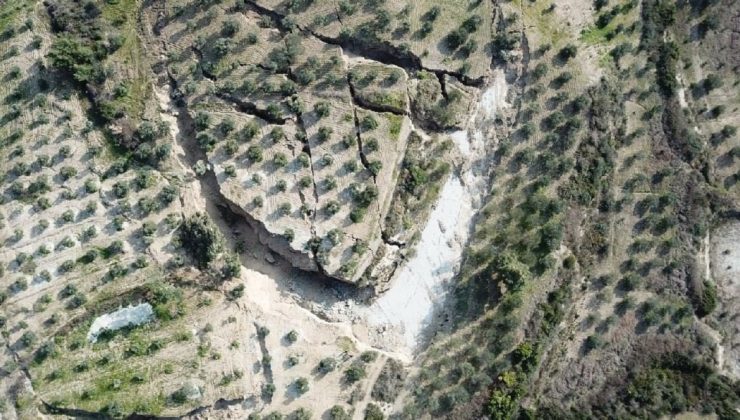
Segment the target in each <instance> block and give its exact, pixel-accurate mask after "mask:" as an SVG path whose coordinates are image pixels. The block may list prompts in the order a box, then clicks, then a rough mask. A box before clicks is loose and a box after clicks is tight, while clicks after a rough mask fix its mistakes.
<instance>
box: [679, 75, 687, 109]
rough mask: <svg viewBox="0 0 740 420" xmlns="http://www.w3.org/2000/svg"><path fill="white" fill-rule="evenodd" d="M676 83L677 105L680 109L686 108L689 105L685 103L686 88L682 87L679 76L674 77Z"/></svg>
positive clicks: (681, 80)
mask: <svg viewBox="0 0 740 420" xmlns="http://www.w3.org/2000/svg"><path fill="white" fill-rule="evenodd" d="M676 81H677V82H678V86H679V88H678V103H679V104H680V105H681V108H688V107H689V104H688V102H686V88H685V87H684V86H683V79H682V78H681V76H680V75H676Z"/></svg>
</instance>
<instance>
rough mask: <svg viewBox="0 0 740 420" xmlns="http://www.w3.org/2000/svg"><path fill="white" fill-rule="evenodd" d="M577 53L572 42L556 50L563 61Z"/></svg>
mask: <svg viewBox="0 0 740 420" xmlns="http://www.w3.org/2000/svg"><path fill="white" fill-rule="evenodd" d="M577 53H578V48H577V47H576V46H575V45H573V44H568V45H566V46H565V47H563V48H562V49H561V50H560V51H559V52H558V57H559V58H560V59H561V60H563V61H568V60H570V59H571V58H574V57H575V56H576V54H577Z"/></svg>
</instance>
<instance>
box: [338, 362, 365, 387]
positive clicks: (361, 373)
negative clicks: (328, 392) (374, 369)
mask: <svg viewBox="0 0 740 420" xmlns="http://www.w3.org/2000/svg"><path fill="white" fill-rule="evenodd" d="M366 374H367V373H366V372H365V367H364V366H362V365H361V364H359V363H355V364H353V365H352V366H350V367H348V368H347V370H345V371H344V379H345V380H346V381H347V382H348V383H350V384H353V383H355V382H357V381H359V380H360V379H362V378H364V377H365V375H366Z"/></svg>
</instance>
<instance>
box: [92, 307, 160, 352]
mask: <svg viewBox="0 0 740 420" xmlns="http://www.w3.org/2000/svg"><path fill="white" fill-rule="evenodd" d="M152 319H154V310H153V309H152V305H150V304H148V303H146V302H145V303H141V304H138V305H135V306H131V305H129V306H127V307H125V308H121V309H119V310H117V311H115V312H111V313H108V314H104V315H100V316H99V317H97V318H95V320H94V321H93V323H92V325H91V326H90V331H88V333H87V340H88V341H90V342H91V343H94V342H96V341H98V336H99V335H100V333H102V332H103V331H116V330H120V329H121V328H124V327H133V326H137V325H142V324H146V323H147V322H149V321H151V320H152Z"/></svg>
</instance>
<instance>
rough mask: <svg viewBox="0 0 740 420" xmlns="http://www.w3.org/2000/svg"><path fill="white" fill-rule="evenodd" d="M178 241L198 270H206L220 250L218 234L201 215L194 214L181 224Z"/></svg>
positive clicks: (206, 217) (220, 244) (213, 226)
mask: <svg viewBox="0 0 740 420" xmlns="http://www.w3.org/2000/svg"><path fill="white" fill-rule="evenodd" d="M180 240H181V242H182V244H183V246H184V247H185V249H186V250H187V251H188V253H189V254H190V256H191V257H193V259H195V262H196V264H197V266H198V267H199V268H206V267H207V266H208V265H209V264H210V263H211V262H212V261H213V260H214V259H216V257H217V256H218V254H219V253H220V252H221V250H222V241H221V234H220V232H219V231H218V229H217V228H216V226H215V225H214V224H213V222H212V221H211V219H210V218H209V217H208V216H207V215H205V214H203V213H195V214H194V215H193V216H191V217H189V218H188V219H186V220H185V221H184V222H183V224H182V228H181V231H180Z"/></svg>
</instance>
